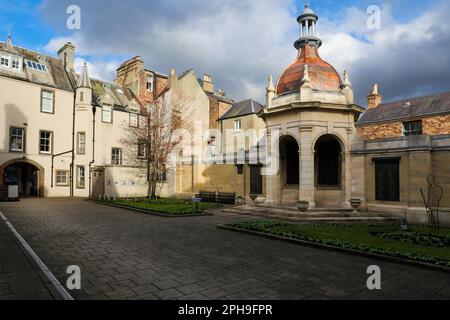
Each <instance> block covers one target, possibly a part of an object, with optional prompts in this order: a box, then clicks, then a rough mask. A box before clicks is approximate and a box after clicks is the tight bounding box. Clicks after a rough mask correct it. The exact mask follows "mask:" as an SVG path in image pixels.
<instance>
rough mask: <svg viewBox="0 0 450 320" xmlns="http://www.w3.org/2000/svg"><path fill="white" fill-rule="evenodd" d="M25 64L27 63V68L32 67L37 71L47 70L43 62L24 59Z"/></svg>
mask: <svg viewBox="0 0 450 320" xmlns="http://www.w3.org/2000/svg"><path fill="white" fill-rule="evenodd" d="M26 64H27V66H28V68H31V69H34V70H37V71H41V72H47V67H46V66H45V64H42V63H39V62H34V61H30V60H26Z"/></svg>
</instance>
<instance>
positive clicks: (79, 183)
mask: <svg viewBox="0 0 450 320" xmlns="http://www.w3.org/2000/svg"><path fill="white" fill-rule="evenodd" d="M81 172H83V181H81ZM76 174H77V189H85V188H86V167H85V166H77V170H76Z"/></svg>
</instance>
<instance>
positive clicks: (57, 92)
mask: <svg viewBox="0 0 450 320" xmlns="http://www.w3.org/2000/svg"><path fill="white" fill-rule="evenodd" d="M58 55H59V56H58V58H53V57H50V56H46V55H42V54H40V53H37V52H33V51H30V50H26V49H23V48H20V47H16V46H13V45H12V43H11V39H10V38H8V41H7V42H6V43H0V57H1V66H0V186H3V187H2V188H3V192H5V190H4V186H5V185H8V184H18V187H19V194H20V196H21V197H22V196H38V197H68V196H76V197H88V196H89V195H96V196H98V195H100V194H109V195H119V194H120V195H125V194H129V195H142V194H146V190H147V186H146V179H145V177H142V175H141V174H139V172H140V171H141V170H140V169H138V168H134V167H131V166H129V165H127V163H128V161H127V158H126V156H125V153H124V149H125V148H128V147H127V146H124V145H123V142H122V141H121V140H122V136H123V134H124V133H125V132H126V126H130V125H133V123H134V122H135V121H136V118H137V117H139V112H140V111H139V110H140V107H141V106H140V104H139V102H138V101H137V99H136V97H135V96H134V95H133V93H132V92H131V91H130V90H128V89H126V88H121V87H119V86H116V85H114V84H110V83H106V82H102V81H99V80H94V79H90V78H89V76H88V73H87V72H88V71H87V67H84V69H83V73H82V75H81V76H79V75H77V74H76V73H75V71H74V65H73V63H74V61H73V59H74V55H75V47H74V46H73V45H72V44H71V43H67V44H66V45H65V46H64V47H63V48H62V49H61V50H60V51H59V53H58ZM94 111H95V112H94ZM94 137H95V139H94ZM136 148H137V147H136ZM136 152H137V151H136ZM91 169H92V170H91ZM91 173H92V174H91Z"/></svg>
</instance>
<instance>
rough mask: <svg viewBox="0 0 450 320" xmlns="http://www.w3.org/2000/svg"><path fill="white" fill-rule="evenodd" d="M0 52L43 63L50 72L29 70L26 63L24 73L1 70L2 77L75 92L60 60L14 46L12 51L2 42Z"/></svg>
mask: <svg viewBox="0 0 450 320" xmlns="http://www.w3.org/2000/svg"><path fill="white" fill-rule="evenodd" d="M0 51H4V52H8V53H11V54H15V55H18V56H22V57H23V58H24V59H26V60H30V61H34V62H40V63H43V64H45V65H46V66H47V69H48V72H42V71H38V70H34V69H32V68H29V67H28V66H27V64H26V63H24V64H23V66H22V68H23V69H22V72H15V71H13V70H8V69H4V68H0V75H1V76H6V77H9V78H14V79H18V80H22V81H28V82H31V83H36V84H39V85H45V86H49V87H54V88H57V89H62V90H67V91H73V89H72V86H71V84H70V80H69V77H68V76H67V74H66V72H65V70H64V66H63V64H62V61H61V60H60V59H58V58H53V57H50V56H48V55H44V54H41V53H38V52H34V51H31V50H28V49H24V48H20V47H17V46H13V47H12V48H11V49H8V48H7V47H6V44H5V43H4V42H0Z"/></svg>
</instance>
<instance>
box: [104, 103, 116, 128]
mask: <svg viewBox="0 0 450 320" xmlns="http://www.w3.org/2000/svg"><path fill="white" fill-rule="evenodd" d="M105 108H109V109H110V111H109V114H110V118H109V121H105V117H104V115H105ZM113 110H114V108H113V106H112V105H109V104H105V105H102V123H107V124H112V123H113Z"/></svg>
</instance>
